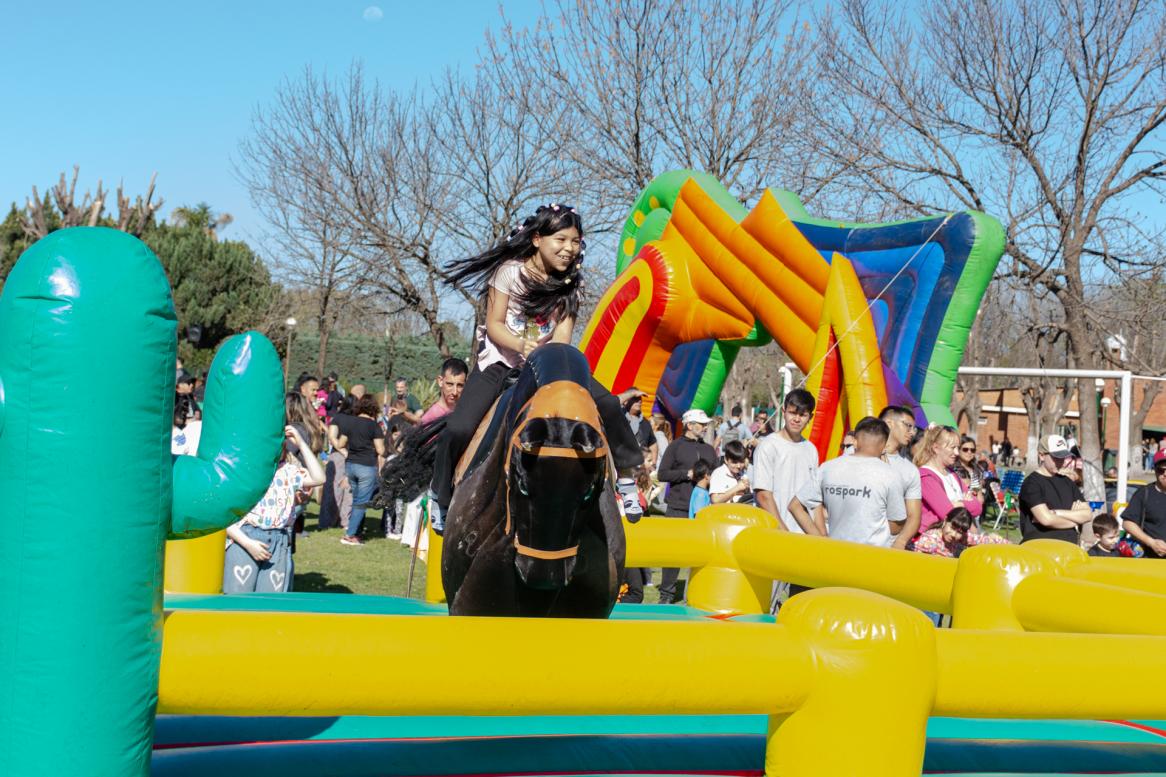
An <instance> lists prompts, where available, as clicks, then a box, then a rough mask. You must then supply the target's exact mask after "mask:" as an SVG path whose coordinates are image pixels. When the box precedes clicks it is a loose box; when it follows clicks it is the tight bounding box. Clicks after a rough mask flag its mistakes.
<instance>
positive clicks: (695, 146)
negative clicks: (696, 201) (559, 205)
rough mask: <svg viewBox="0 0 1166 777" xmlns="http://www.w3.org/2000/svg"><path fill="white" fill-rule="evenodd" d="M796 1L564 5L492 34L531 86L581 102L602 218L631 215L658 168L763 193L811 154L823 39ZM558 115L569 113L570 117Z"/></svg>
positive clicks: (498, 52) (607, 221)
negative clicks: (811, 111) (807, 132)
mask: <svg viewBox="0 0 1166 777" xmlns="http://www.w3.org/2000/svg"><path fill="white" fill-rule="evenodd" d="M793 8H794V4H793V3H792V2H788V1H783V2H772V1H767V0H747V1H746V2H727V1H725V0H710V1H709V2H699V3H698V2H695V0H661V1H660V2H617V3H602V2H598V0H558V2H556V3H555V4H554V6H553V10H552V11H551V13H549V14H548V15H547V16H546V17H545V18H543V19H540V20H539V21H538V22H537V23H536V24H535V25H534V26H533V28H531V29H529V30H516V29H515V28H514V27H513V26H511V25H506V26H505V27H503V29H502V30H501V32H500V33H499V34H498V35H497V36H495V37H491V38H489V39H488V40H487V54H488V57H489V59H493V60H501V61H508V62H511V63H512V67H513V68H516V69H520V70H521V72H523V73H524V74H525V75H526V78H527V82H528V84H529V90H530V91H531V92H532V93H533V94H535V95H538V96H539V97H541V98H542V99H544V100H556V101H561V102H562V103H563V104H565V105H567V106H569V107H570V113H568V114H567V115H566V116H565V117H564V119H565V120H563V121H562V122H561V123H559V124H558V125H557V126H556V129H557V131H558V132H560V133H562V134H563V135H564V136H565V138H566V140H567V142H566V143H565V144H564V151H565V153H566V154H567V155H568V156H569V159H570V161H571V162H572V163H573V164H574V166H575V167H576V168H577V169H578V171H579V172H580V173H582V174H583V176H584V180H586V181H587V188H586V191H585V192H583V193H582V196H581V199H582V200H583V202H582V204H583V205H585V206H586V207H587V209H588V212H589V213H590V214H594V215H591V216H590V218H591V220H592V221H593V223H595V224H596V225H601V226H602V227H603V228H608V227H610V226H611V225H618V224H622V222H623V220H624V219H625V218H626V217H627V210H628V206H629V204H630V203H632V202H633V201H634V200H635V198H636V197H637V196H638V195H639V193H640V191H641V190H642V189H643V188H644V186H646V185H647V184H648V182H650V181H651V180H652V178H653V177H655V176H656V175H658V174H659V173H662V172H664V171H666V170H671V169H675V168H678V167H686V168H694V169H698V170H702V171H705V172H708V173H711V174H713V175H715V176H716V177H717V178H718V179H719V180H721V181H722V182H723V183H725V185H726V186H727V187H728V188H729V189H730V190H731V191H733V192H734V193H735V194H736V195H737V196H739V197H741V198H743V199H750V198H754V197H756V196H757V195H758V194H759V193H760V192H761V191H762V190H763V189H764V188H765V187H766V186H769V185H776V183H777V182H778V181H780V180H782V179H783V175H782V170H783V169H784V168H786V167H792V166H793V165H794V164H795V163H796V162H797V161H798V160H800V158H801V157H800V155H799V154H797V153H796V152H791V151H790V150H787V149H791V148H792V143H790V142H789V138H791V137H792V136H793V135H795V134H796V133H794V132H792V131H791V128H792V127H793V126H795V124H796V123H797V120H798V118H799V117H800V116H801V115H802V114H801V111H800V99H801V97H800V95H801V93H802V92H803V91H804V84H805V74H806V70H807V69H808V67H809V65H810V62H811V58H810V57H809V56H808V53H809V49H810V45H811V36H810V35H809V33H808V31H807V30H806V29H804V28H803V27H801V26H799V24H798V22H797V18H796V15H795V14H794V13H793V10H792V9H793ZM554 120H555V121H559V120H558V118H557V116H556V117H554Z"/></svg>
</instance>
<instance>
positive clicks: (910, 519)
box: [879, 405, 923, 550]
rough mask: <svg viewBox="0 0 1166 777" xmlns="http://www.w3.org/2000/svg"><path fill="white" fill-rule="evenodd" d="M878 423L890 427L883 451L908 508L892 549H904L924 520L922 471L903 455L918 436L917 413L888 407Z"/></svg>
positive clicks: (892, 406) (901, 408)
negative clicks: (916, 429) (900, 484)
mask: <svg viewBox="0 0 1166 777" xmlns="http://www.w3.org/2000/svg"><path fill="white" fill-rule="evenodd" d="M879 420H880V421H882V422H883V423H885V424H886V425H887V430H888V434H889V436H888V437H887V445H886V447H885V448H884V449H883V461H885V462H886V463H888V464H890V465H891V469H893V470H895V473H896V474H897V475H898V476H899V480H900V481H901V482H902V484H903V501H904V503H906V506H907V521H906V522H905V523H904V524H903V526H902V528H901V529H900V530H899V533H898V534H897V535H895V539H894V542H893V543H892V544H891V547H892V548H898V549H900V550H905V549H906V548H907V543H908V542H910V540H911V538H912V537H914V536H915V534H916V533H918V531H919V522H920V520H921V519H922V517H923V488H922V484H921V483H920V480H919V468H918V467H916V466H915V462H913V461H911V459H909V458H907V457H905V456H904V455H903V453H904V451H906V450H907V446H908V445H910V444H911V438H913V437H914V436H915V414H914V413H912V412H911V410H910V409H908V408H906V407H903V406H902V405H888V406H887V407H884V408H883V411H882V412H881V413H879ZM893 530H894V527H892V531H893Z"/></svg>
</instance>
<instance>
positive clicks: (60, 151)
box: [0, 0, 539, 240]
mask: <svg viewBox="0 0 1166 777" xmlns="http://www.w3.org/2000/svg"><path fill="white" fill-rule="evenodd" d="M7 5H8V7H7V8H6V9H5V10H4V13H3V19H4V26H5V29H6V34H5V36H4V42H3V45H0V74H2V75H0V80H2V81H3V86H4V89H3V95H4V104H5V109H4V110H3V111H2V113H3V115H4V120H3V121H0V204H2V206H3V208H4V210H5V211H7V209H8V205H9V203H11V202H13V201H16V202H18V203H20V202H23V201H24V199H25V198H26V197H27V196H28V195H29V193H30V191H31V187H32V186H33V185H34V184H35V185H36V186H37V187H38V188H39V189H40V190H41V191H42V192H43V191H44V190H45V189H46V188H48V187H49V186H51V185H52V184H53V183H54V182H55V181H56V179H57V176H59V175H60V173H61V171H67V172H69V174H70V175H71V171H72V167H73V165H74V164H78V165H80V166H81V177H80V179H79V181H78V186H77V188H78V190H79V191H83V190H84V189H86V188H88V189H92V188H93V187H94V186H96V184H97V180H98V178H100V179H102V180H103V181H104V183H105V185H106V187H107V188H108V189H110V190H113V189H115V188H116V186H117V182H118V180H119V179H120V180H124V181H125V186H126V191H127V193H129V194H131V195H136V194H140V193H143V192H144V191H145V189H146V186H147V185H148V183H149V180H150V175H151V174H152V173H153V172H155V171H157V173H158V188H157V191H158V193H159V194H161V196H162V197H163V198H164V199H165V201H166V203H165V206H164V208H163V214H166V213H168V212H169V211H170V209H171V208H173V207H177V206H179V205H187V204H191V205H192V204H195V203H197V202H199V201H206V202H209V203H210V204H211V206H212V207H213V208H214V209H215V210H216V211H226V212H228V213H231V214H233V215H234V216H235V218H236V221H235V223H234V224H233V225H232V226H231V227H230V228H229V229H228V230H227V231H225V232H224V237H227V238H244V239H250V238H254V239H256V240H257V239H258V238H259V236H260V235H261V233H262V231H263V224H262V223H261V220H260V217H259V215H258V214H257V213H256V212H255V211H254V210H253V209H252V208H251V205H250V202H249V201H248V196H247V192H246V191H245V190H244V188H243V187H242V185H240V184H239V183H238V182H237V181H236V180H235V178H234V176H233V174H232V165H231V161H232V158H233V157H234V156H235V155H236V148H237V145H238V142H239V140H240V139H241V138H242V137H243V136H244V135H246V134H247V132H248V130H249V126H250V121H251V116H252V112H253V111H254V109H255V107H256V106H257V105H259V104H262V103H266V102H267V101H269V100H270V99H271V98H272V96H273V95H274V93H275V90H276V89H277V88H278V86H279V84H280V81H281V80H282V79H284V78H285V77H291V78H295V77H296V76H297V75H298V74H299V73H300V72H301V71H302V69H303V67H304V66H305V65H308V64H310V65H312V66H313V67H315V68H326V69H327V70H328V71H329V72H334V73H340V72H342V71H344V70H345V69H346V68H347V67H348V66H349V64H350V63H351V62H352V61H353V60H354V59H360V60H362V61H363V62H364V63H365V66H366V69H367V70H366V72H367V74H368V75H369V76H370V77H375V78H376V79H378V80H379V81H381V82H382V83H383V84H385V85H388V86H392V87H400V88H403V89H407V88H409V87H410V86H412V85H413V84H414V83H418V82H420V83H425V82H427V81H428V80H429V79H430V78H432V77H436V76H437V75H439V74H440V73H441V71H442V70H443V69H444V68H445V67H446V66H456V65H458V64H462V65H467V66H468V65H469V64H470V63H472V62H473V60H474V57H475V49H476V48H477V47H478V46H479V45H480V44H481V42H482V39H483V35H484V33H485V31H486V29H487V28H488V27H492V26H498V25H499V24H500V23H501V16H500V12H499V4H498V3H497V2H496V1H495V0H480V1H475V0H435V1H430V2H406V0H381V1H380V2H368V0H365V1H364V2H350V1H349V0H315V2H309V1H308V0H284V1H283V2H271V1H270V0H236V2H230V3H228V2H221V1H220V0H204V1H203V2H197V3H190V2H187V3H175V2H167V1H165V0H163V2H157V0H155V2H117V1H116V0H115V2H112V3H94V2H79V1H78V0H68V1H67V2H57V3H51V4H50V3H38V2H29V1H28V0H23V1H21V0H17V1H16V2H13V3H9V4H7ZM502 5H503V6H504V7H505V12H506V14H507V16H508V17H510V18H511V19H513V20H515V21H516V22H518V23H520V24H523V23H525V21H526V20H531V19H533V18H534V16H535V15H537V13H538V9H539V3H538V2H537V0H506V1H505V2H504V3H502ZM372 9H379V14H378V12H377V11H376V10H372ZM378 15H379V17H380V18H379V20H378ZM366 17H368V18H366Z"/></svg>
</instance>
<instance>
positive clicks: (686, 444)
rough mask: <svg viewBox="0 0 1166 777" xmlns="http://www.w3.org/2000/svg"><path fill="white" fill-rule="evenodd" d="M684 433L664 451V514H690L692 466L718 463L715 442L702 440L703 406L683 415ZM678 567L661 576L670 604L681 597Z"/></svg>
mask: <svg viewBox="0 0 1166 777" xmlns="http://www.w3.org/2000/svg"><path fill="white" fill-rule="evenodd" d="M680 420H681V423H683V424H684V435H683V436H681V437H679V438H678V439H676V440H675V441H673V443H672V444H671V445H669V446H668V448H667V450H665V451H664V458H663V459H661V461H660V470H659V477H660V480H662V481H664V482H665V483H667V484H668V497H667V498H666V499H665V500H664V504H665V505H666V509H665V511H664V515H665V517H668V518H687V517H688V500H689V498H690V497H691V496H692V486H693V481H692V468H693V467H694V466H695V465H696V462H698V461H704V462H706V463H707V464H708V466H709V468H710V469H711V468H714V467H716V466H717V464H718V461H717V452H716V451H715V450H714V449H713V446H711V445H709V444H708V443H706V442H704V441H703V438H704V433H705V430H706V429H707V428H708V424H709V417H708V416H707V415H705V412H704V411H703V410H697V409H693V410H689V411H688V412H686V413H685V414H684V415H683V416H682V417H681V419H680ZM679 574H680V570H679V569H672V568H669V569H665V570H664V571H663V574H662V575H661V580H660V603H661V604H671V603H672V602H674V601H676V600H677V599H678V597H677V595H676V578H677V577H678V576H679Z"/></svg>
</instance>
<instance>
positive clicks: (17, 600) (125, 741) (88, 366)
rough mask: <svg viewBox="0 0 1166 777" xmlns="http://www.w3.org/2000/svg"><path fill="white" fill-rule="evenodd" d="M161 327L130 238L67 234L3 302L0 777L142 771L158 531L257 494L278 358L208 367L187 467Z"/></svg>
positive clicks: (193, 526)
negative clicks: (178, 440) (174, 432)
mask: <svg viewBox="0 0 1166 777" xmlns="http://www.w3.org/2000/svg"><path fill="white" fill-rule="evenodd" d="M176 327H177V324H176V318H175V314H174V305H173V301H172V299H171V296H170V286H169V283H168V282H167V279H166V275H165V273H164V272H163V271H162V267H161V264H160V263H159V262H158V260H157V258H156V257H155V256H154V254H153V253H152V252H151V251H150V249H149V248H147V247H146V246H145V244H143V243H142V242H141V241H139V240H137V239H136V238H133V237H131V236H129V235H127V234H125V233H122V232H118V231H115V230H112V229H103V228H76V229H66V230H61V231H58V232H54V233H52V234H50V235H49V236H48V237H46V238H44V239H42V240H40V241H39V242H37V243H36V244H35V245H34V246H32V247H31V248H29V249H28V250H27V251H26V252H25V253H24V255H23V256H22V257H21V259H20V261H19V262H17V264H16V266H15V267H14V268H13V270H12V272H11V274H10V275H9V276H8V279H7V282H6V283H5V285H4V289H3V293H2V294H0V527H2V529H3V531H2V535H0V536H2V539H0V678H3V680H2V681H0V774H4V775H9V776H13V777H14V776H16V775H47V774H54V775H56V774H60V775H65V774H68V775H118V776H119V777H120V776H122V775H135V774H137V775H145V774H147V773H148V771H149V765H150V751H151V745H152V734H153V722H154V709H155V706H156V702H157V686H158V662H159V653H160V648H161V640H162V559H163V543H164V542H165V540H166V538H167V536H168V535H169V536H174V537H195V536H199V535H201V534H205V533H207V532H211V531H216V530H219V529H222V528H223V527H225V526H227V525H228V524H230V523H232V522H234V521H235V520H237V516H239V515H241V514H243V513H244V512H246V510H248V509H249V508H250V507H251V506H252V505H253V504H254V503H255V502H256V501H258V500H259V498H260V497H261V496H262V494H263V492H264V490H265V489H266V487H267V486H268V484H269V483H270V481H271V477H272V473H273V472H274V468H275V462H276V458H277V456H278V453H279V449H280V444H281V443H280V441H281V439H282V429H283V406H282V375H281V371H280V362H279V357H278V355H277V354H276V352H275V349H274V348H273V347H272V345H271V343H270V342H268V341H267V339H266V338H264V337H263V336H262V335H259V334H258V333H248V334H245V335H240V336H237V337H235V338H232V339H231V340H229V341H228V342H227V343H226V344H224V345H223V347H222V348H221V349H220V351H219V353H218V355H217V356H216V358H215V361H214V364H213V365H212V367H211V374H210V377H209V380H208V384H207V392H206V403H205V407H204V422H203V433H202V439H201V443H200V448H199V455H198V457H197V458H195V457H179V458H178V459H177V460H174V459H173V457H172V456H171V455H170V429H171V424H172V418H173V407H174V379H175V372H174V361H175V349H176Z"/></svg>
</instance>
